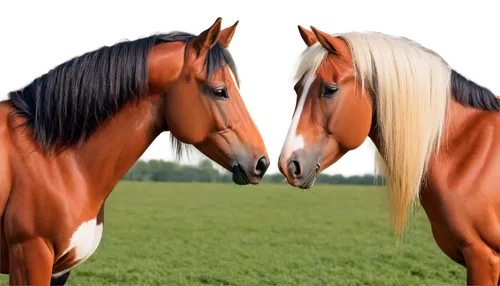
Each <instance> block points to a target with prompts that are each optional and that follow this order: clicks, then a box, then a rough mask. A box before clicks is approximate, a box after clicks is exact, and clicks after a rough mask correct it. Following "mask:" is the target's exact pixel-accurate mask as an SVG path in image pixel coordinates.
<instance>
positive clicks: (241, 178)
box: [232, 165, 250, 185]
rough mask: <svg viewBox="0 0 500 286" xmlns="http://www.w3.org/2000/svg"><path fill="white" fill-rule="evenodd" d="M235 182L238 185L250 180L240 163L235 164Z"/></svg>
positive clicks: (247, 182) (246, 183) (245, 183)
mask: <svg viewBox="0 0 500 286" xmlns="http://www.w3.org/2000/svg"><path fill="white" fill-rule="evenodd" d="M232 172H233V182H234V183H235V184H237V185H248V184H250V182H249V181H248V179H247V177H246V175H245V172H244V171H243V169H241V167H240V165H236V166H233V170H232Z"/></svg>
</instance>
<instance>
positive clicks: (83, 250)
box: [53, 219, 104, 276]
mask: <svg viewBox="0 0 500 286" xmlns="http://www.w3.org/2000/svg"><path fill="white" fill-rule="evenodd" d="M103 225H104V222H102V221H101V222H99V223H98V222H97V220H96V219H92V220H89V221H86V222H83V223H82V224H80V226H78V228H77V229H76V230H75V231H74V232H73V234H72V236H71V238H70V240H69V244H68V246H67V247H66V249H65V250H64V252H63V254H62V255H61V256H60V257H61V258H60V259H64V260H66V259H68V260H67V261H68V262H67V265H70V266H69V267H67V268H65V269H64V270H63V271H61V272H58V273H54V274H53V276H60V275H63V274H64V273H66V272H68V271H69V270H71V269H72V268H73V267H75V266H77V265H79V264H81V263H83V262H84V261H85V260H87V259H88V258H89V257H90V256H91V255H92V254H93V253H94V252H95V251H96V249H97V247H98V246H99V243H100V241H101V237H102V231H103Z"/></svg>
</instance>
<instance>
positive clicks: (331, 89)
mask: <svg viewBox="0 0 500 286" xmlns="http://www.w3.org/2000/svg"><path fill="white" fill-rule="evenodd" d="M338 90H339V88H338V86H336V85H333V84H329V85H325V89H324V91H323V95H322V97H327V98H332V97H333V96H334V95H335V93H336V92H337V91H338Z"/></svg>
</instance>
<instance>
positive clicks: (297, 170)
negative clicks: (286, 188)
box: [288, 160, 302, 178]
mask: <svg viewBox="0 0 500 286" xmlns="http://www.w3.org/2000/svg"><path fill="white" fill-rule="evenodd" d="M288 174H289V175H292V176H293V177H294V178H298V177H300V176H301V175H302V167H301V166H300V163H299V161H297V160H291V161H290V163H288Z"/></svg>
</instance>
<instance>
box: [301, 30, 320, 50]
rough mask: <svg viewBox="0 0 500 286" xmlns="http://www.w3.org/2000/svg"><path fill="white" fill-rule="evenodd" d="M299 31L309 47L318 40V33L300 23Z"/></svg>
mask: <svg viewBox="0 0 500 286" xmlns="http://www.w3.org/2000/svg"><path fill="white" fill-rule="evenodd" d="M299 33H300V36H301V37H302V40H304V42H305V43H306V45H307V46H308V47H310V46H312V45H314V44H316V42H317V41H318V38H316V35H314V33H313V32H312V31H309V30H307V29H305V28H303V27H302V26H301V25H299Z"/></svg>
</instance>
